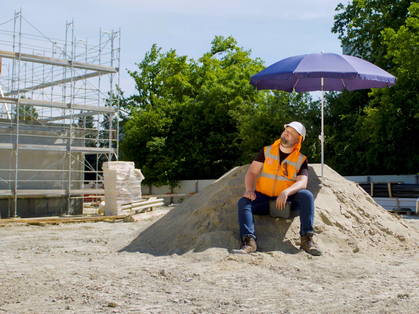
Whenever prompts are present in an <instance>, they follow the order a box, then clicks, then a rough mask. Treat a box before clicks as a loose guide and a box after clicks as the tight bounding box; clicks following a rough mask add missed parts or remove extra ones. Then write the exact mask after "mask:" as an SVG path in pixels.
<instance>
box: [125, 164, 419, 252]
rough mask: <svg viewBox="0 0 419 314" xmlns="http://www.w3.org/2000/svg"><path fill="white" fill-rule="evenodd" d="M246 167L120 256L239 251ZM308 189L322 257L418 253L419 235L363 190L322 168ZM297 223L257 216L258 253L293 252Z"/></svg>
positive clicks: (316, 170)
mask: <svg viewBox="0 0 419 314" xmlns="http://www.w3.org/2000/svg"><path fill="white" fill-rule="evenodd" d="M247 169H248V165H247V166H242V167H237V168H234V169H232V170H231V171H229V172H228V173H226V174H225V175H224V176H223V177H221V178H220V179H218V180H217V181H215V182H214V183H213V184H211V185H210V186H208V187H206V188H205V189H204V190H203V191H201V192H200V193H198V194H196V195H194V196H192V197H190V198H189V199H187V200H186V201H185V202H184V203H182V204H181V205H179V206H177V207H176V208H174V209H172V210H171V211H170V212H169V213H168V214H167V215H165V216H164V217H163V218H161V219H160V220H158V221H157V222H156V223H154V224H153V225H151V226H150V227H149V228H147V229H146V230H144V231H143V232H142V233H141V234H140V235H139V236H138V237H137V238H136V239H135V240H134V241H132V242H131V244H130V245H128V246H127V247H126V248H125V249H124V251H130V252H134V251H136V252H142V253H150V254H153V255H170V254H174V253H176V254H184V253H186V252H188V251H194V252H200V251H204V250H206V249H208V248H210V247H218V248H225V249H227V250H229V251H230V250H232V249H234V248H238V247H239V246H240V241H239V226H238V218H237V202H238V200H239V199H240V198H241V197H242V195H243V191H244V190H245V187H244V176H245V174H246V171H247ZM309 171H310V176H309V184H308V189H309V190H310V191H312V192H313V195H314V198H315V209H316V216H315V221H314V226H315V233H316V235H315V240H316V242H317V243H318V245H319V246H320V247H321V249H322V250H323V251H324V253H325V254H331V255H334V254H339V253H342V252H347V253H351V252H354V253H356V252H363V253H364V254H374V253H380V252H381V253H383V252H385V251H395V250H400V249H410V248H417V247H418V243H419V232H418V230H416V229H415V228H413V227H411V226H409V225H408V224H407V223H406V222H405V221H403V219H401V218H399V217H398V216H395V215H393V214H391V213H389V212H387V211H386V210H385V209H384V208H382V207H381V206H379V205H377V204H376V203H375V202H374V200H373V199H372V198H371V196H369V195H368V194H367V193H366V192H365V191H364V190H363V189H362V188H361V187H359V186H358V185H357V184H356V183H354V182H351V181H348V180H346V179H345V178H343V177H342V176H340V175H339V174H338V173H337V172H335V171H333V170H332V169H331V168H329V167H328V166H326V165H325V166H324V178H323V179H322V180H321V179H320V173H321V172H320V171H321V166H320V165H319V164H313V165H312V166H310V169H309ZM299 225H300V220H299V218H298V217H297V218H294V219H292V220H282V219H274V218H271V217H268V216H255V228H256V236H257V237H258V250H259V251H262V252H267V251H281V252H285V253H296V252H298V247H299V229H300V227H299Z"/></svg>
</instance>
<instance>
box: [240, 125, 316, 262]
mask: <svg viewBox="0 0 419 314" xmlns="http://www.w3.org/2000/svg"><path fill="white" fill-rule="evenodd" d="M284 128H285V130H284V132H283V133H282V135H281V138H280V139H279V140H277V141H276V142H275V143H273V144H272V145H270V146H265V147H264V148H263V149H262V150H261V151H260V152H259V153H258V154H257V156H256V157H255V159H254V160H253V162H252V164H251V165H250V167H249V170H248V171H247V173H246V177H245V186H246V192H245V193H244V197H242V198H241V199H240V200H239V203H238V208H239V224H240V238H241V240H242V244H243V245H242V247H241V249H240V250H234V251H233V253H240V254H246V253H252V252H255V251H256V248H257V247H256V236H255V224H254V219H253V215H269V214H270V210H269V201H274V202H275V204H274V207H275V205H276V208H277V209H278V210H281V211H282V210H284V209H285V208H286V203H287V202H290V203H291V211H292V212H294V213H296V212H297V211H299V213H300V235H301V249H303V250H304V251H306V252H307V253H309V254H312V255H321V254H322V253H321V251H320V250H319V249H318V248H317V247H316V246H315V244H314V242H313V234H314V229H313V221H314V197H313V194H312V193H311V192H310V191H308V190H306V188H307V182H308V163H307V158H306V156H304V155H303V154H301V153H300V148H301V143H302V142H303V141H304V139H305V136H306V128H305V127H304V125H302V124H301V123H300V122H291V123H289V124H286V125H284ZM259 173H260V176H259V178H258V180H257V183H256V189H254V182H255V179H256V177H257V176H258V175H259Z"/></svg>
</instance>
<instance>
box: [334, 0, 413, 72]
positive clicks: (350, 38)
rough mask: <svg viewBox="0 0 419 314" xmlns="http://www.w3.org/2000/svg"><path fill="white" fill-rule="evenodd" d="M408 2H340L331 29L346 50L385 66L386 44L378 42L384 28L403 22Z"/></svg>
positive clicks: (385, 0)
mask: <svg viewBox="0 0 419 314" xmlns="http://www.w3.org/2000/svg"><path fill="white" fill-rule="evenodd" d="M412 2H416V1H404V0H403V1H401V0H380V1H376V0H353V1H352V2H349V3H348V4H347V5H346V6H344V5H343V4H342V3H340V4H339V5H338V6H337V7H336V9H335V10H336V11H337V12H340V13H338V14H336V15H335V17H334V19H335V22H334V26H333V28H332V32H333V33H335V34H339V39H340V40H341V42H342V45H343V46H344V47H347V48H348V49H349V50H350V52H351V53H350V54H352V55H357V56H360V57H361V58H363V59H366V60H369V61H371V62H372V63H374V64H376V65H378V66H380V67H382V68H384V69H386V68H387V66H388V63H389V60H386V58H385V55H386V54H387V52H386V46H385V45H383V44H382V41H383V38H382V31H383V30H384V29H385V28H392V29H394V30H397V29H398V28H399V27H400V26H402V25H403V24H404V21H405V20H406V17H407V12H408V11H407V9H408V7H409V6H410V4H411V3H412Z"/></svg>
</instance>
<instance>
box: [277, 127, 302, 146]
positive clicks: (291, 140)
mask: <svg viewBox="0 0 419 314" xmlns="http://www.w3.org/2000/svg"><path fill="white" fill-rule="evenodd" d="M299 136H300V134H298V132H297V131H296V130H294V129H293V128H292V127H287V128H286V129H285V130H284V132H282V135H281V143H282V144H284V145H286V146H292V145H295V143H297V142H298V139H299Z"/></svg>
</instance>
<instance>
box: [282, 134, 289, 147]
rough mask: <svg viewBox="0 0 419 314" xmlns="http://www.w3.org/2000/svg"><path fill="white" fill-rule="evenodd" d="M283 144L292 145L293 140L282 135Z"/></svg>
mask: <svg viewBox="0 0 419 314" xmlns="http://www.w3.org/2000/svg"><path fill="white" fill-rule="evenodd" d="M281 144H282V145H283V146H290V145H291V142H290V141H289V140H288V139H286V138H285V137H284V136H281Z"/></svg>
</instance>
